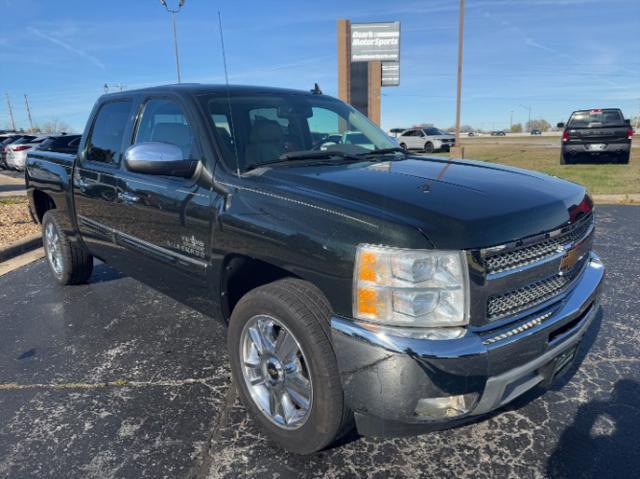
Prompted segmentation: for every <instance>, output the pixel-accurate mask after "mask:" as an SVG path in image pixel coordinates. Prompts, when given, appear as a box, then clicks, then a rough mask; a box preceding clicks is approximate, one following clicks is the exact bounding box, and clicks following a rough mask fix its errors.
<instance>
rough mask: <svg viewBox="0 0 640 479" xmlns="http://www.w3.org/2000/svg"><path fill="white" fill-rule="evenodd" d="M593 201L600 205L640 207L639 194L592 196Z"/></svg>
mask: <svg viewBox="0 0 640 479" xmlns="http://www.w3.org/2000/svg"><path fill="white" fill-rule="evenodd" d="M593 201H594V202H595V203H597V204H601V205H640V194H638V193H628V194H625V195H593Z"/></svg>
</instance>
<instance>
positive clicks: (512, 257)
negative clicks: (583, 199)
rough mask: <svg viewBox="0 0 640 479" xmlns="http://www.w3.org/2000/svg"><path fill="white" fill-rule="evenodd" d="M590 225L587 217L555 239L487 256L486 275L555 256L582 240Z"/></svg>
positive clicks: (590, 220) (590, 221)
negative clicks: (562, 248) (565, 247)
mask: <svg viewBox="0 0 640 479" xmlns="http://www.w3.org/2000/svg"><path fill="white" fill-rule="evenodd" d="M591 224H592V218H591V217H589V218H587V219H585V220H584V221H583V222H582V223H581V224H579V225H578V226H577V227H575V228H573V229H572V230H571V231H569V232H566V233H564V234H561V235H559V236H557V237H555V238H547V239H544V240H542V241H540V242H537V243H534V244H531V245H527V246H523V247H520V248H517V249H514V250H511V251H508V252H505V253H497V254H493V255H490V256H487V257H486V258H485V260H484V261H485V267H486V269H487V273H488V274H494V273H501V272H503V271H508V270H510V269H515V268H520V267H522V266H526V265H528V264H531V263H534V262H536V261H540V260H543V259H545V258H547V257H549V256H552V255H554V254H557V253H558V251H560V248H561V247H562V246H563V245H566V244H567V243H574V242H576V241H578V240H580V239H582V238H583V237H584V236H585V234H586V233H587V231H588V230H589V228H590V227H591Z"/></svg>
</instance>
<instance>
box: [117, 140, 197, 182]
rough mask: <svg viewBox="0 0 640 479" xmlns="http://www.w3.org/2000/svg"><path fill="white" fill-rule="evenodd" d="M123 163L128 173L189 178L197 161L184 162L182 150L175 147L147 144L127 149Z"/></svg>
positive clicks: (139, 144) (165, 144)
mask: <svg viewBox="0 0 640 479" xmlns="http://www.w3.org/2000/svg"><path fill="white" fill-rule="evenodd" d="M124 163H125V166H126V167H127V169H128V170H129V171H134V172H137V173H144V174H148V175H166V176H181V177H190V176H191V175H192V174H193V172H194V169H195V166H196V163H197V161H195V160H185V159H184V157H183V154H182V150H181V149H180V148H179V147H177V146H176V145H172V144H170V143H160V142H148V143H138V144H136V145H131V146H130V147H129V148H127V150H126V151H125V153H124Z"/></svg>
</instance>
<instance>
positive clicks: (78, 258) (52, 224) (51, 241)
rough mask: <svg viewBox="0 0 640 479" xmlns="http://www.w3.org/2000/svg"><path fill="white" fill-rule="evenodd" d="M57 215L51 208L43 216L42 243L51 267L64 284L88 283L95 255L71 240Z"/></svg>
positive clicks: (58, 279)
mask: <svg viewBox="0 0 640 479" xmlns="http://www.w3.org/2000/svg"><path fill="white" fill-rule="evenodd" d="M57 215H58V212H57V211H56V210H50V211H47V212H46V213H45V214H44V217H43V218H42V244H43V246H44V251H45V256H46V257H47V262H48V263H49V269H50V270H51V273H53V276H54V277H55V278H56V280H57V281H58V283H60V284H62V285H70V284H83V283H86V282H87V280H88V279H89V277H90V276H91V273H92V272H93V256H91V255H90V254H89V253H88V252H87V251H86V250H85V249H84V248H83V247H82V246H80V245H79V244H78V243H75V242H71V241H69V239H68V238H67V236H66V235H65V234H64V230H63V229H62V228H61V227H60V222H59V221H58V218H57Z"/></svg>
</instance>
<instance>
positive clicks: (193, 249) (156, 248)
mask: <svg viewBox="0 0 640 479" xmlns="http://www.w3.org/2000/svg"><path fill="white" fill-rule="evenodd" d="M195 122H196V119H194V118H189V117H188V115H187V113H186V109H185V108H184V107H183V105H182V104H181V103H180V101H179V100H178V99H177V98H176V99H174V98H172V97H151V98H148V99H146V101H144V102H143V103H142V105H141V108H140V112H139V115H138V119H137V124H136V127H135V130H134V131H133V134H132V136H131V138H132V140H131V143H132V144H139V143H148V142H161V143H169V144H173V145H176V146H178V147H179V148H180V149H181V150H182V152H183V156H184V158H185V159H192V160H197V161H204V159H203V153H202V148H201V146H200V143H199V141H198V138H197V135H196V134H195V131H194V128H193V125H194V124H195ZM120 177H121V179H122V192H121V194H120V195H119V197H118V202H119V203H120V204H121V205H122V206H121V209H120V212H121V214H120V216H119V217H118V218H117V220H116V228H117V230H118V241H119V242H120V243H121V244H122V245H123V246H124V247H125V248H126V257H125V263H126V264H125V265H123V268H127V269H128V270H129V271H131V272H133V271H132V269H135V270H137V272H139V273H143V274H144V275H145V276H149V273H150V272H153V275H152V276H153V280H158V281H160V282H165V283H167V282H168V283H169V284H171V283H172V282H174V280H175V276H174V275H175V273H176V272H181V273H184V274H186V275H190V276H194V277H204V275H205V274H206V272H207V265H208V261H209V251H210V238H209V233H210V231H211V195H212V193H211V192H210V188H209V185H208V184H206V183H204V182H201V181H200V180H199V178H198V174H197V173H196V174H194V176H193V177H192V178H181V177H172V176H159V175H150V174H144V173H138V172H132V171H129V170H127V168H126V165H125V164H123V165H122V167H121V170H120ZM142 279H143V280H146V279H148V278H142ZM147 282H148V281H147Z"/></svg>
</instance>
